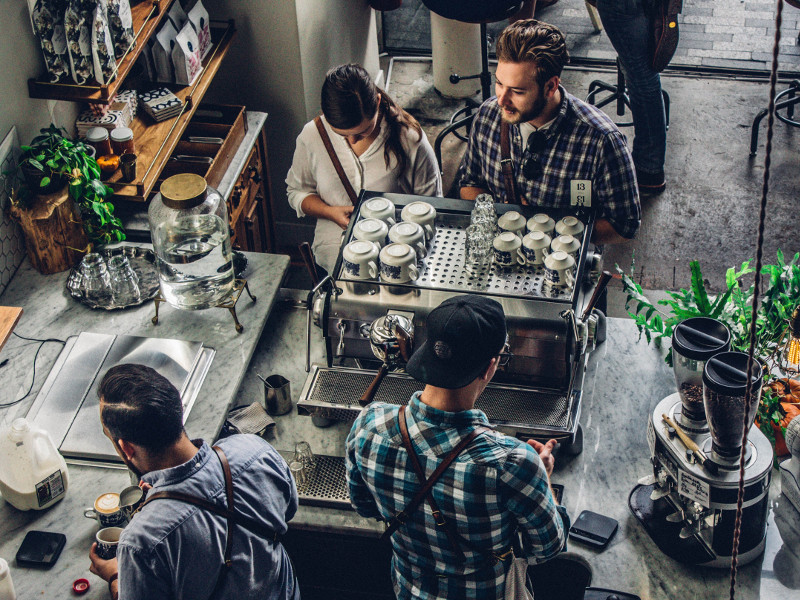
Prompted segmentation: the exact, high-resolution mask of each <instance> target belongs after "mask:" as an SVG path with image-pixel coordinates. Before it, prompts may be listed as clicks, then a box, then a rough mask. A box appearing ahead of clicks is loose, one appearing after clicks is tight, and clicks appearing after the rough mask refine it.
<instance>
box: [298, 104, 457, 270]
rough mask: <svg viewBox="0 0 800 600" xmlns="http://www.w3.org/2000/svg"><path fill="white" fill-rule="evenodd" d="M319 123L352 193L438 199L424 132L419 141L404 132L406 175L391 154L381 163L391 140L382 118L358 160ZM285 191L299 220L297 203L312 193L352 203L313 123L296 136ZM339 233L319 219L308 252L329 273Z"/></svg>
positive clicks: (433, 162)
mask: <svg viewBox="0 0 800 600" xmlns="http://www.w3.org/2000/svg"><path fill="white" fill-rule="evenodd" d="M322 122H323V123H324V125H325V129H326V130H327V132H328V136H329V137H330V138H331V144H332V145H333V148H334V150H335V151H336V155H337V156H338V157H339V161H340V162H341V163H342V168H343V169H344V172H345V175H346V176H347V178H348V179H349V180H350V184H351V185H352V186H353V189H354V190H356V193H358V192H359V191H360V190H362V189H367V190H371V191H378V192H395V193H400V194H417V195H419V196H441V195H442V178H441V176H440V175H439V167H438V166H437V164H436V157H435V155H434V153H433V148H432V147H431V145H430V143H429V142H428V139H427V137H425V133H424V132H423V133H422V136H421V139H420V140H417V139H416V138H417V134H416V132H414V131H413V130H411V129H408V128H404V129H403V137H402V139H401V143H402V145H403V148H404V149H405V151H406V155H407V156H408V166H407V167H406V170H405V172H404V173H400V172H399V164H398V161H397V158H396V157H395V156H394V154H391V158H390V163H389V168H388V169H387V168H386V162H385V161H384V156H383V151H384V147H385V144H386V139H387V138H388V136H389V127H388V125H387V124H386V119H381V125H380V132H379V133H378V137H377V138H375V140H374V141H373V142H372V144H371V145H370V147H369V148H367V150H366V151H365V152H364V153H362V154H361V156H356V154H355V152H353V150H352V148H350V145H349V144H348V143H347V140H346V139H345V138H344V137H343V136H341V135H339V134H338V133H334V131H333V130H332V129H331V128H330V125H328V122H327V121H326V120H325V117H322ZM286 188H287V192H288V195H289V204H290V205H291V207H292V208H294V209H295V210H296V211H297V216H298V217H304V216H305V213H303V210H302V208H301V205H302V203H303V200H305V199H306V197H307V196H309V195H311V194H318V195H319V196H320V197H321V198H322V199H323V200H324V201H325V203H326V204H328V205H330V206H349V205H350V198H349V197H348V196H347V192H346V191H345V189H344V186H343V185H342V182H341V180H340V179H339V176H338V175H337V174H336V169H334V167H333V163H332V162H331V159H330V157H329V156H328V153H327V151H326V150H325V146H324V144H323V143H322V138H320V136H319V131H317V126H316V125H315V124H314V122H313V121H311V122H309V123H306V125H305V127H303V130H302V131H301V132H300V135H299V136H297V146H296V148H295V151H294V159H293V160H292V167H291V169H289V174H288V175H287V176H286ZM342 233H343V231H342V229H341V227H339V226H338V225H337V224H336V223H334V222H333V221H329V220H328V219H317V227H316V230H315V232H314V244H313V246H312V248H313V250H314V257H315V259H316V261H317V263H318V264H319V265H320V266H321V267H323V268H325V269H326V270H327V271H328V272H329V273H330V272H332V271H333V267H334V264H335V263H336V258H337V256H338V255H339V247H340V246H341V242H342Z"/></svg>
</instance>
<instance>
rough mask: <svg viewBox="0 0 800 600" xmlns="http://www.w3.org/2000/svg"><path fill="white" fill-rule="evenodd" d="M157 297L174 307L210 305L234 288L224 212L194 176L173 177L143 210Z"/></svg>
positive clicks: (218, 200) (217, 199) (216, 197)
mask: <svg viewBox="0 0 800 600" xmlns="http://www.w3.org/2000/svg"><path fill="white" fill-rule="evenodd" d="M148 219H149V221H150V234H151V236H152V238H153V248H154V250H155V253H156V270H157V271H158V279H159V284H160V286H161V294H162V295H163V296H164V299H165V300H166V301H167V302H168V303H169V304H171V305H172V306H174V307H176V308H182V309H187V310H197V309H202V308H209V307H212V306H216V305H217V304H219V302H220V301H221V300H222V299H223V298H224V297H225V296H226V295H228V294H229V293H230V291H231V290H232V288H233V284H234V273H233V254H232V250H231V237H230V229H229V226H228V211H227V209H226V207H225V200H224V199H223V197H222V195H221V194H220V193H219V192H218V191H217V190H215V189H214V188H212V187H209V186H208V185H207V184H206V180H205V179H204V178H203V177H201V176H200V175H195V174H192V173H183V174H180V175H173V176H172V177H170V178H168V179H166V180H164V182H163V183H162V184H161V188H160V193H159V194H156V196H155V198H153V200H152V202H151V203H150V208H149V209H148Z"/></svg>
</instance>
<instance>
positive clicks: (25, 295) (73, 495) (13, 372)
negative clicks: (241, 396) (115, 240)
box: [0, 253, 289, 599]
mask: <svg viewBox="0 0 800 600" xmlns="http://www.w3.org/2000/svg"><path fill="white" fill-rule="evenodd" d="M246 256H247V259H248V270H247V271H246V273H245V277H246V278H247V279H248V282H249V285H250V290H251V291H252V293H253V295H255V296H256V298H257V301H256V302H255V303H254V302H251V301H250V299H249V298H248V297H247V294H246V293H243V294H242V297H241V298H240V300H239V303H238V305H237V314H238V316H239V321H240V322H241V323H242V324H243V325H244V331H243V332H242V333H241V334H238V333H236V330H235V329H234V323H233V318H232V317H231V315H230V313H229V312H228V311H227V310H225V309H208V310H204V311H192V312H189V311H180V310H177V309H175V308H172V307H171V306H169V305H166V304H162V306H161V308H160V311H159V317H160V319H159V323H158V325H153V324H152V323H151V318H152V317H153V314H154V310H153V303H152V302H147V303H145V304H143V305H142V306H139V307H136V308H132V309H127V310H123V311H105V310H91V309H89V308H88V307H86V306H84V305H82V304H80V303H79V302H77V301H76V300H74V299H73V298H72V297H71V296H70V295H69V293H68V292H67V291H66V288H65V282H66V279H67V273H60V274H55V275H41V274H40V273H38V272H37V271H35V270H34V269H33V268H32V267H31V266H30V264H29V263H28V261H27V260H26V261H25V262H24V263H23V264H22V266H21V267H20V268H19V270H18V271H17V273H16V275H15V276H14V278H13V279H12V280H11V282H10V283H9V285H8V288H7V289H6V290H5V292H4V293H3V294H2V295H1V296H0V305H11V306H21V307H23V308H24V311H25V312H24V313H23V315H22V318H21V320H20V322H19V324H18V325H17V327H16V329H15V333H17V334H19V335H21V336H24V337H30V338H43V337H47V338H57V339H62V340H63V339H66V338H67V337H68V336H72V335H77V334H78V333H80V332H82V331H92V332H98V333H121V334H131V335H141V336H148V337H161V338H176V339H181V340H189V341H202V342H204V343H205V345H207V346H211V347H213V348H215V350H216V356H215V357H214V360H213V362H212V364H211V368H210V370H209V373H208V375H207V376H206V379H205V381H204V382H203V385H202V387H201V389H200V393H199V396H198V398H197V401H196V402H195V404H194V407H193V408H192V411H191V413H190V414H189V417H188V420H187V422H186V430H187V432H188V433H189V435H190V437H202V438H204V439H207V440H213V439H216V437H217V435H218V434H219V431H220V429H221V428H222V425H223V423H224V421H225V417H226V415H227V411H228V409H229V408H230V406H231V405H232V404H233V401H234V398H235V396H236V391H237V389H238V388H239V384H240V382H241V381H242V378H243V377H244V374H245V371H246V369H247V366H248V364H249V363H250V358H251V357H252V355H253V352H254V350H255V348H256V346H257V344H258V342H259V339H260V338H261V337H262V332H263V331H264V326H265V324H266V322H267V319H268V317H269V315H270V312H271V310H272V307H273V305H274V303H275V298H276V296H277V294H278V290H279V286H280V283H281V281H282V279H283V276H284V274H285V273H286V270H287V269H288V266H289V258H288V257H287V256H277V255H269V254H255V253H247V255H246ZM265 337H269V336H265ZM37 347H38V344H37V343H35V342H29V341H25V340H22V339H19V338H17V337H14V336H12V337H11V339H10V340H9V342H8V343H7V344H6V346H5V347H4V348H3V349H2V351H0V361H3V360H5V359H8V363H7V364H6V365H5V366H4V367H2V368H1V369H0V377H2V386H0V404H3V403H7V402H9V401H12V400H15V399H17V398H20V397H21V396H23V395H24V394H25V391H26V390H27V389H28V386H29V385H30V381H31V366H32V362H33V360H34V355H35V353H36V349H37ZM60 350H61V345H60V344H55V343H48V344H45V345H44V346H43V348H42V350H41V352H40V353H39V358H38V360H37V362H36V379H35V382H34V386H33V390H32V394H31V395H30V396H29V397H28V398H27V399H26V400H25V401H23V402H21V403H19V404H17V405H15V406H12V407H9V408H0V428H4V427H5V426H6V425H7V424H8V423H10V421H11V420H13V419H14V418H16V417H19V416H24V415H25V414H26V413H27V411H28V408H29V407H30V405H31V404H32V403H33V400H34V398H35V397H36V393H37V391H38V388H39V386H41V385H42V383H43V382H44V380H45V377H46V376H47V373H48V372H49V370H50V368H51V366H52V365H53V363H54V361H55V359H56V358H57V356H58V354H59V352H60ZM69 476H70V483H69V489H68V491H67V494H66V496H65V498H64V499H63V500H62V501H60V502H58V503H57V504H55V505H54V506H53V507H51V508H49V509H47V510H44V511H28V512H22V511H18V510H16V509H14V508H13V507H11V506H10V505H9V504H7V503H6V502H5V501H0V557H2V558H4V559H6V560H7V561H8V562H9V565H10V568H11V576H12V579H13V581H14V585H15V587H16V590H17V597H18V598H20V599H22V598H34V597H46V598H57V597H68V596H71V595H72V593H71V591H70V589H71V586H72V582H73V581H74V580H75V579H78V578H80V577H86V578H87V579H89V581H90V582H91V585H92V587H91V589H90V591H89V593H88V594H86V595H84V596H83V597H84V598H103V599H107V598H108V592H107V590H106V587H105V585H104V584H103V582H102V581H101V580H99V579H98V578H97V577H95V576H93V575H91V574H90V573H89V559H88V551H89V547H90V546H91V543H92V541H93V538H94V534H95V532H96V531H97V529H98V527H97V524H96V522H94V521H91V520H89V519H86V518H84V517H83V515H82V513H83V509H84V508H86V507H89V506H91V505H92V503H93V501H94V499H95V498H96V497H97V496H98V495H100V494H101V493H103V492H106V491H119V490H121V489H123V488H124V487H125V486H127V485H129V480H128V472H127V470H125V469H105V468H98V467H84V466H78V465H70V466H69ZM32 529H35V530H44V531H56V532H61V533H64V534H66V536H67V544H66V546H65V548H64V550H63V552H62V554H61V557H60V558H59V560H58V562H57V563H56V565H55V566H54V567H53V568H52V569H50V570H49V571H38V570H34V569H24V568H19V567H17V566H16V565H15V563H14V556H15V555H16V552H17V549H18V548H19V545H20V543H21V542H22V538H23V537H24V535H25V533H26V532H27V531H29V530H32Z"/></svg>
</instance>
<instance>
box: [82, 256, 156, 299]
mask: <svg viewBox="0 0 800 600" xmlns="http://www.w3.org/2000/svg"><path fill="white" fill-rule="evenodd" d="M97 253H98V254H100V255H101V256H102V257H103V258H104V259H105V260H106V262H108V259H109V258H111V257H112V256H117V255H120V254H122V255H125V256H127V257H128V262H130V264H131V267H132V268H133V271H134V272H135V273H136V275H137V276H138V277H139V290H140V291H141V294H142V295H141V298H140V299H139V301H138V302H132V303H130V304H116V303H115V302H114V300H113V299H112V298H111V295H110V294H109V296H108V301H107V302H102V303H101V302H96V301H95V300H92V299H90V298H87V297H86V294H85V293H84V289H83V286H82V281H83V276H82V275H81V272H80V268H79V266H78V267H75V268H74V269H72V271H70V274H69V277H68V278H67V290H68V291H69V293H70V295H71V296H72V297H73V298H75V299H76V300H77V301H78V302H80V303H81V304H85V305H86V306H88V307H89V308H102V309H105V310H117V309H122V308H129V307H131V306H139V305H140V304H143V303H145V302H147V301H148V300H152V299H153V298H155V297H156V295H157V294H158V288H159V286H158V273H157V272H156V268H155V261H156V255H155V253H153V251H152V250H150V249H148V248H142V247H140V246H127V245H126V246H117V247H116V248H103V249H101V250H97Z"/></svg>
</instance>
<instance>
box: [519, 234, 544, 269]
mask: <svg viewBox="0 0 800 600" xmlns="http://www.w3.org/2000/svg"><path fill="white" fill-rule="evenodd" d="M522 253H523V254H524V255H525V260H526V261H527V263H528V264H529V265H536V266H538V265H543V264H544V259H545V258H547V255H548V254H550V236H549V235H547V234H546V233H545V232H544V231H531V232H530V233H529V234H527V235H526V236H525V237H524V238H522Z"/></svg>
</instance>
